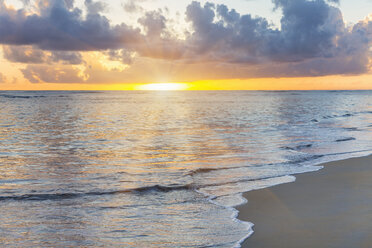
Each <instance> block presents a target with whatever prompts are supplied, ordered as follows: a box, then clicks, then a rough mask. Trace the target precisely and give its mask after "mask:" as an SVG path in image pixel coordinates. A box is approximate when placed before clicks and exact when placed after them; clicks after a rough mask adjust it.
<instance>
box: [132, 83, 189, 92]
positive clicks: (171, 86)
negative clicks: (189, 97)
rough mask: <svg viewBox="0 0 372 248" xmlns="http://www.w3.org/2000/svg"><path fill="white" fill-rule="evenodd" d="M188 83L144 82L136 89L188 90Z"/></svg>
mask: <svg viewBox="0 0 372 248" xmlns="http://www.w3.org/2000/svg"><path fill="white" fill-rule="evenodd" d="M188 88H189V85H188V84H185V83H155V84H142V85H138V86H136V87H135V90H155V91H171V90H173V91H174V90H187V89H188Z"/></svg>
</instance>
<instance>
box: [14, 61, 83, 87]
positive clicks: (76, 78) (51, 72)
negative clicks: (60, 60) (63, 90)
mask: <svg viewBox="0 0 372 248" xmlns="http://www.w3.org/2000/svg"><path fill="white" fill-rule="evenodd" d="M21 71H22V73H23V76H24V77H25V78H26V79H28V80H29V81H30V82H31V83H41V82H48V83H83V82H85V81H86V79H87V76H86V75H84V72H82V71H81V70H80V69H79V68H77V67H74V66H58V67H56V66H47V65H28V66H27V67H26V68H24V69H21Z"/></svg>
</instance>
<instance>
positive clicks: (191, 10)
mask: <svg viewBox="0 0 372 248" xmlns="http://www.w3.org/2000/svg"><path fill="white" fill-rule="evenodd" d="M371 69H372V0H354V1H349V0H340V1H338V0H214V1H213V0H209V1H205V0H199V1H189V0H177V1H175V0H110V1H94V0H0V90H85V89H86V90H132V89H189V90H306V89H308V90H318V89H320V90H321V89H323V90H332V89H372V71H371ZM170 83H172V85H171V84H170ZM149 84H150V85H149Z"/></svg>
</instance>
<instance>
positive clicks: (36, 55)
mask: <svg viewBox="0 0 372 248" xmlns="http://www.w3.org/2000/svg"><path fill="white" fill-rule="evenodd" d="M3 53H4V58H6V59H7V60H9V61H11V62H15V63H25V64H43V63H48V64H51V63H59V62H61V63H64V64H71V65H77V64H81V63H83V58H82V56H81V54H80V53H79V52H74V51H51V52H45V51H43V50H41V49H38V48H34V47H32V46H6V45H4V46H3Z"/></svg>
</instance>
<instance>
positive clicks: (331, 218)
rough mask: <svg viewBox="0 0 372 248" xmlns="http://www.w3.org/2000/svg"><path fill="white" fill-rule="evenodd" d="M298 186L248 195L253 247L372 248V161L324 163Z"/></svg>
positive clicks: (245, 213) (243, 212)
mask: <svg viewBox="0 0 372 248" xmlns="http://www.w3.org/2000/svg"><path fill="white" fill-rule="evenodd" d="M324 166H325V168H324V169H322V170H320V171H318V172H314V173H307V174H302V175H297V176H296V178H297V180H296V182H294V183H289V184H283V185H279V186H275V187H272V188H267V189H263V190H257V191H251V192H247V193H245V194H244V197H246V198H247V199H248V203H247V204H245V205H243V206H240V207H239V208H238V210H239V211H240V214H239V219H241V220H244V221H249V222H252V223H254V224H255V226H254V231H255V233H254V234H253V235H252V236H251V237H249V238H248V239H247V240H246V241H245V242H244V243H243V245H242V247H249V248H332V247H337V248H371V247H372V156H369V157H363V158H353V159H348V160H343V161H336V162H331V163H327V164H324Z"/></svg>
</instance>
